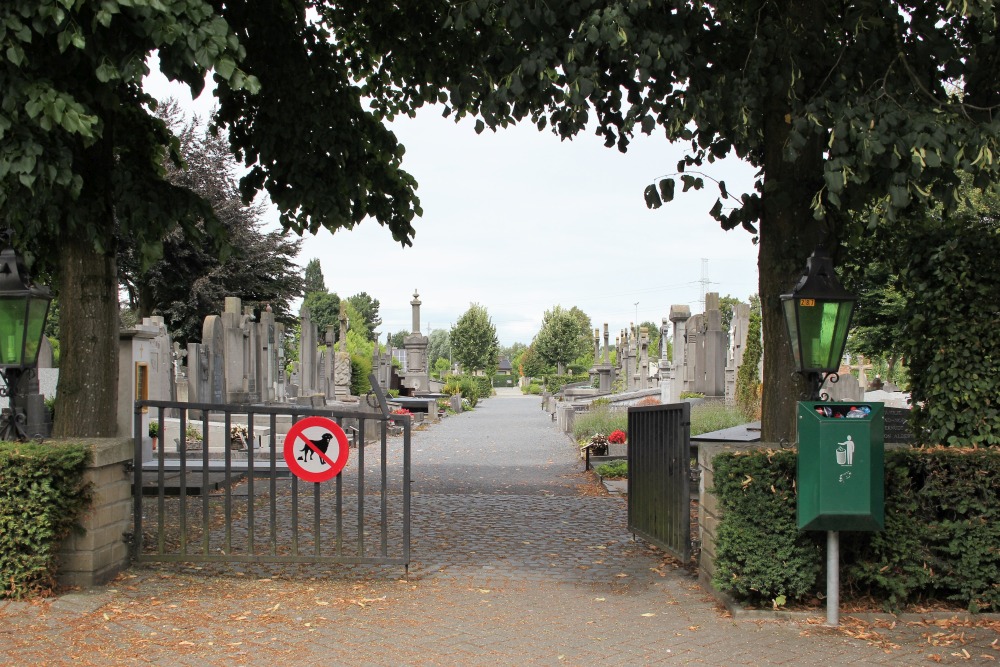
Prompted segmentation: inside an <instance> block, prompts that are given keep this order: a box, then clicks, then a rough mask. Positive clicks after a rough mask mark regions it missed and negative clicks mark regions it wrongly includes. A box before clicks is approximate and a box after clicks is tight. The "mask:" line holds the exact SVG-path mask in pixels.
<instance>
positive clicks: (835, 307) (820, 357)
mask: <svg viewBox="0 0 1000 667" xmlns="http://www.w3.org/2000/svg"><path fill="white" fill-rule="evenodd" d="M798 301H799V303H798V306H799V307H798V315H799V317H798V326H799V334H800V341H801V346H802V351H801V355H802V368H803V369H807V370H824V371H828V372H832V371H836V370H837V369H838V368H839V367H840V360H841V357H842V356H843V354H844V345H845V343H846V342H847V327H848V325H849V324H850V321H851V312H852V311H853V309H854V304H853V303H851V302H850V301H820V300H818V299H817V300H811V299H799V300H798Z"/></svg>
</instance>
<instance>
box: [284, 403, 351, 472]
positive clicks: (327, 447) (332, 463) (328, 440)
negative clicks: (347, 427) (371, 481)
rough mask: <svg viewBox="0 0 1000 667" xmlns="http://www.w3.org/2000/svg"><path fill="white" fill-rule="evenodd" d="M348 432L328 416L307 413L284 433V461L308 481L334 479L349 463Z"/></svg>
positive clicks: (289, 467) (290, 468)
mask: <svg viewBox="0 0 1000 667" xmlns="http://www.w3.org/2000/svg"><path fill="white" fill-rule="evenodd" d="M348 451H349V450H348V446H347V434H346V433H344V429H342V428H340V425H339V424H337V422H335V421H333V420H332V419H327V418H326V417H306V418H304V419H302V420H300V421H297V422H295V424H294V425H293V426H292V428H291V429H290V430H289V431H288V435H286V436H285V449H284V454H285V463H287V464H288V469H289V470H291V471H292V474H294V475H295V476H296V477H298V478H299V479H301V480H304V481H306V482H325V481H327V480H328V479H333V478H334V477H336V476H337V474H338V473H340V471H341V470H343V469H344V466H345V465H347V455H348Z"/></svg>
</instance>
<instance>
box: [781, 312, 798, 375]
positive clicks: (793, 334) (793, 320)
mask: <svg viewBox="0 0 1000 667" xmlns="http://www.w3.org/2000/svg"><path fill="white" fill-rule="evenodd" d="M796 303H798V302H797V300H796V299H795V297H790V298H786V297H781V305H782V307H783V308H784V309H785V323H786V324H787V325H788V340H789V341H791V344H792V356H793V357H794V359H795V368H797V369H799V370H801V369H802V354H801V352H800V349H799V319H798V316H797V315H796V313H795V305H796Z"/></svg>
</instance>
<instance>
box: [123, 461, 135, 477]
mask: <svg viewBox="0 0 1000 667" xmlns="http://www.w3.org/2000/svg"><path fill="white" fill-rule="evenodd" d="M122 470H124V471H125V474H126V475H131V474H132V473H133V472H134V471H135V461H133V460H132V459H129V460H127V461H122Z"/></svg>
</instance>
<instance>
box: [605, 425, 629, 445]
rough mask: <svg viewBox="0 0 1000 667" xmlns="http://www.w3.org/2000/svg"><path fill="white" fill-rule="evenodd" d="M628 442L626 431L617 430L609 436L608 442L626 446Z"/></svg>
mask: <svg viewBox="0 0 1000 667" xmlns="http://www.w3.org/2000/svg"><path fill="white" fill-rule="evenodd" d="M626 440H628V436H627V435H626V434H625V431H623V430H621V429H617V428H616V429H615V430H614V431H612V432H611V434H610V435H609V436H608V442H610V443H611V444H613V445H624V444H625V441H626Z"/></svg>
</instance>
